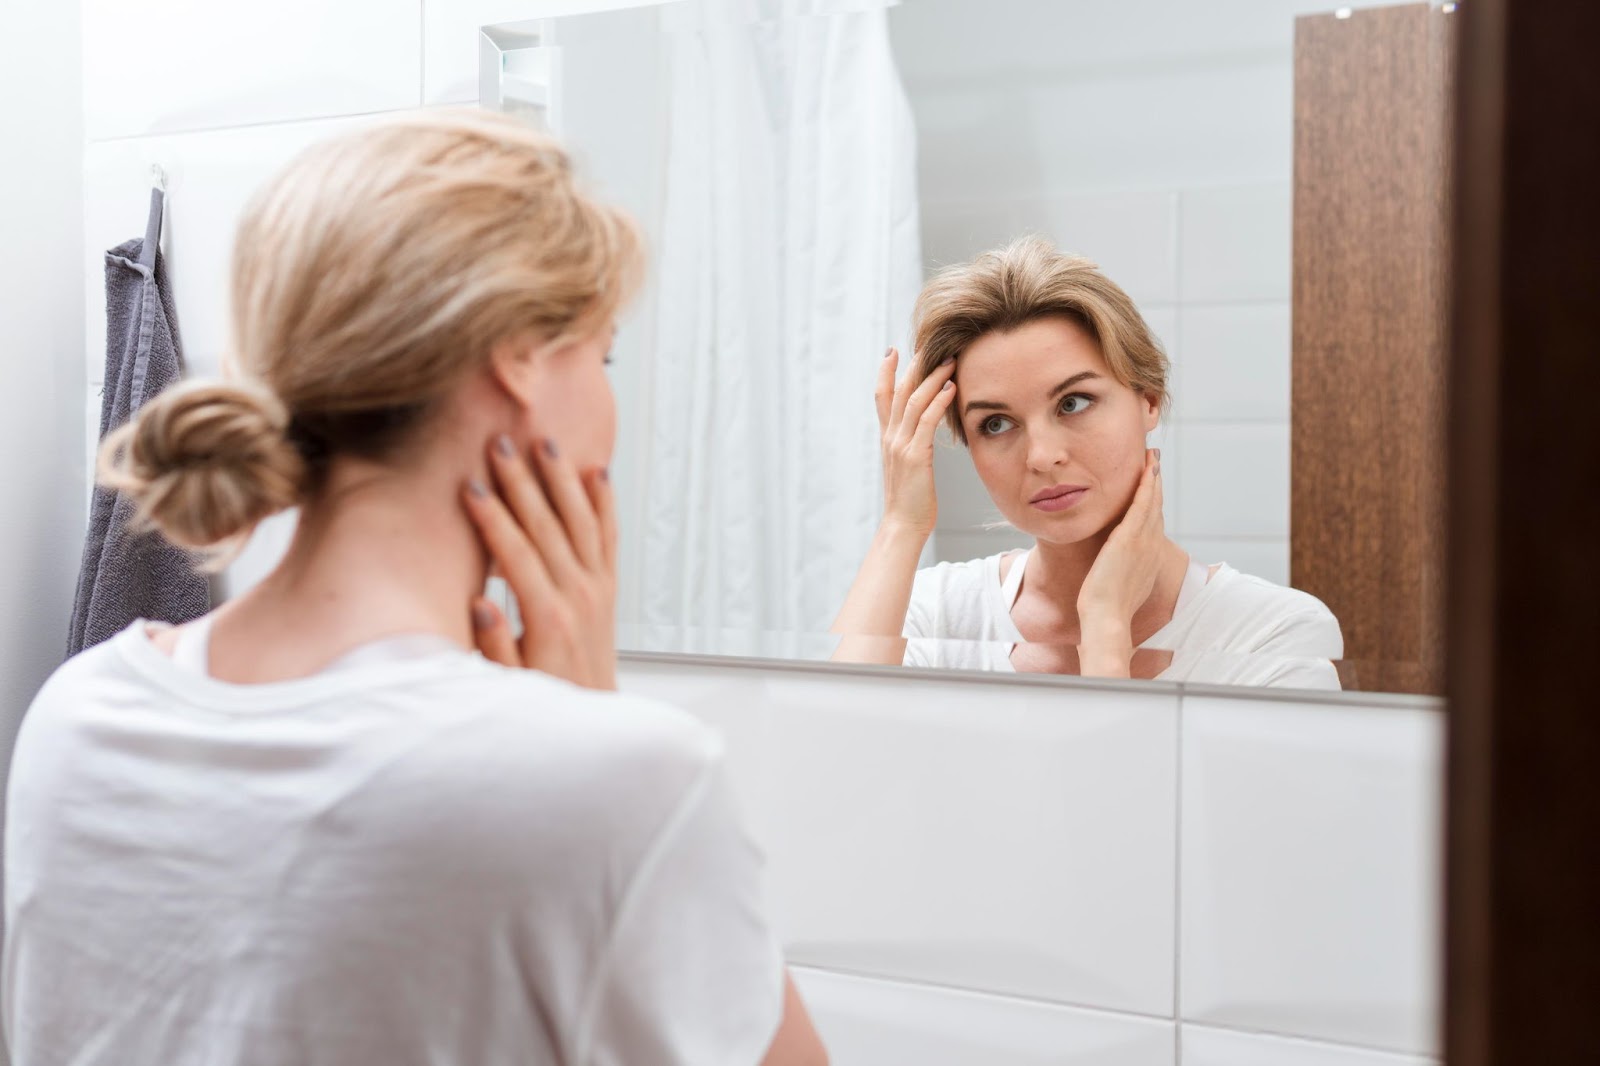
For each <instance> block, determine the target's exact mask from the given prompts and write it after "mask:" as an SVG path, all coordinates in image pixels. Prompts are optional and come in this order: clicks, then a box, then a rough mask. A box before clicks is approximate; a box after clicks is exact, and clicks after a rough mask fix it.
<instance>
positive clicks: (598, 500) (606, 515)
mask: <svg viewBox="0 0 1600 1066" xmlns="http://www.w3.org/2000/svg"><path fill="white" fill-rule="evenodd" d="M584 488H585V489H586V490H587V491H588V494H589V503H590V504H591V505H592V506H593V507H594V515H595V520H596V521H597V522H598V523H599V525H600V548H601V551H602V552H603V553H604V557H605V564H606V569H607V570H609V571H611V572H612V573H613V574H614V573H616V569H617V539H618V538H617V494H616V492H615V491H614V490H613V489H612V487H611V472H610V471H609V470H606V469H604V468H601V469H599V470H591V471H589V473H588V474H587V475H586V476H585V477H584Z"/></svg>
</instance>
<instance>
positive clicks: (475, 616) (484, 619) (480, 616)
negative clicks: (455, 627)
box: [472, 603, 494, 629]
mask: <svg viewBox="0 0 1600 1066" xmlns="http://www.w3.org/2000/svg"><path fill="white" fill-rule="evenodd" d="M472 624H473V625H475V626H477V627H478V628H479V629H488V628H489V627H490V626H492V625H494V612H493V611H491V610H489V608H487V607H485V606H484V605H483V604H481V603H475V604H473V605H472Z"/></svg>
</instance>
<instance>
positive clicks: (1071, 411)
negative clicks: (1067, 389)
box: [1061, 392, 1094, 415]
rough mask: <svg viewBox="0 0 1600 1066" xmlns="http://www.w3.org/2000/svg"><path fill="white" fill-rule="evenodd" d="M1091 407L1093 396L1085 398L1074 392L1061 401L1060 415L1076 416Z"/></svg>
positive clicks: (1081, 394)
mask: <svg viewBox="0 0 1600 1066" xmlns="http://www.w3.org/2000/svg"><path fill="white" fill-rule="evenodd" d="M1093 406H1094V397H1093V396H1085V395H1084V394H1083V393H1081V392H1076V393H1073V394H1072V395H1071V396H1068V397H1067V398H1066V399H1064V400H1062V401H1061V413H1062V414H1064V415H1078V414H1082V413H1083V412H1085V411H1087V410H1088V409H1089V408H1091V407H1093Z"/></svg>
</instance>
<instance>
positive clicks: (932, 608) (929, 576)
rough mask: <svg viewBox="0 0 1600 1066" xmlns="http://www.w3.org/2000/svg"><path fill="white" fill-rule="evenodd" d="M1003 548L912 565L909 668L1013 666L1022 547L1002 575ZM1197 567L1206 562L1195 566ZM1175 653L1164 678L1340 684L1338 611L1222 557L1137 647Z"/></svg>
mask: <svg viewBox="0 0 1600 1066" xmlns="http://www.w3.org/2000/svg"><path fill="white" fill-rule="evenodd" d="M1007 554H1008V553H1006V552H1001V553H999V554H997V555H990V556H988V557H986V558H982V559H972V560H969V561H967V562H955V563H939V564H938V565H936V566H931V567H927V568H926V569H923V570H919V571H917V576H916V579H915V581H914V583H913V585H912V589H911V603H910V606H909V607H908V609H907V610H906V622H905V629H904V631H903V635H904V636H906V637H908V638H910V639H909V640H907V642H906V653H905V663H906V665H908V666H923V667H939V668H944V669H950V670H988V671H1000V672H1004V671H1011V670H1014V667H1013V666H1012V665H1011V653H1012V651H1013V650H1014V649H1015V647H1016V646H1017V645H1018V644H1021V643H1023V642H1024V641H1023V636H1022V634H1021V632H1020V631H1018V629H1017V625H1016V623H1015V622H1014V621H1012V618H1011V608H1012V605H1013V604H1015V603H1016V600H1017V595H1018V593H1020V591H1021V589H1022V577H1023V572H1024V569H1025V567H1026V565H1027V559H1028V556H1027V553H1026V552H1022V553H1018V554H1017V555H1016V558H1015V559H1014V560H1013V561H1012V563H1011V566H1010V569H1009V570H1008V571H1007V572H1006V575H1005V579H1004V580H1003V581H1002V580H1001V577H1000V562H1001V560H1002V559H1003V558H1004V557H1005V556H1006V555H1007ZM1202 569H1203V568H1202ZM1139 646H1140V647H1141V648H1147V649H1152V650H1158V651H1170V652H1172V662H1171V664H1170V665H1169V666H1168V667H1167V668H1166V669H1165V670H1163V671H1162V672H1161V673H1160V674H1159V675H1158V680H1163V681H1189V682H1205V683H1210V684H1219V685H1273V686H1279V687H1285V688H1317V689H1337V688H1338V687H1339V674H1338V670H1337V669H1336V668H1335V666H1334V661H1335V660H1338V659H1340V658H1342V657H1343V656H1344V637H1343V635H1342V634H1341V633H1340V631H1339V622H1338V619H1336V618H1334V616H1333V612H1332V611H1330V610H1328V608H1327V607H1326V606H1324V605H1323V603H1322V601H1321V600H1319V599H1317V598H1316V597H1315V596H1312V595H1310V594H1308V593H1305V592H1301V591H1299V590H1298V589H1292V588H1286V587H1284V586H1282V585H1275V584H1273V583H1272V582H1270V581H1266V580H1264V579H1262V578H1259V577H1251V576H1250V575H1249V574H1241V573H1240V572H1239V571H1237V570H1235V569H1234V568H1233V567H1231V566H1228V565H1227V564H1226V563H1223V564H1221V565H1220V566H1218V567H1217V568H1216V569H1215V572H1214V573H1211V575H1210V578H1209V580H1206V579H1205V578H1204V576H1203V575H1202V577H1201V580H1200V581H1190V582H1186V585H1185V589H1184V591H1183V593H1181V594H1180V596H1179V600H1178V606H1177V609H1176V610H1175V611H1174V612H1173V615H1172V621H1170V622H1168V623H1167V624H1166V625H1165V626H1163V627H1162V628H1161V629H1160V630H1159V631H1158V632H1156V633H1155V634H1154V635H1152V636H1151V637H1150V639H1149V640H1146V641H1145V642H1144V643H1142V644H1141V645H1139Z"/></svg>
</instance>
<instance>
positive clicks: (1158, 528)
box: [1149, 448, 1167, 534]
mask: <svg viewBox="0 0 1600 1066" xmlns="http://www.w3.org/2000/svg"><path fill="white" fill-rule="evenodd" d="M1150 482H1151V485H1150V497H1151V498H1150V517H1149V524H1150V529H1151V531H1152V532H1154V533H1156V534H1163V533H1165V532H1166V510H1167V508H1166V483H1165V482H1164V481H1162V479H1161V449H1160V448H1157V449H1155V464H1154V466H1153V468H1152V469H1151V471H1150Z"/></svg>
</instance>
